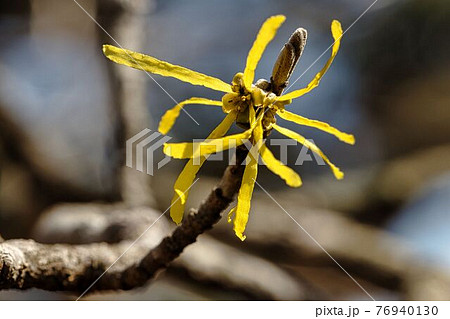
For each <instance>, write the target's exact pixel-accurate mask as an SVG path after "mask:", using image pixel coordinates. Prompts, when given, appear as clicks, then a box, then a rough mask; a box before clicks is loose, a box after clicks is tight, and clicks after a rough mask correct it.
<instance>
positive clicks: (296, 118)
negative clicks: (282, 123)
mask: <svg viewBox="0 0 450 319" xmlns="http://www.w3.org/2000/svg"><path fill="white" fill-rule="evenodd" d="M277 114H278V115H279V116H280V117H281V118H282V119H284V120H286V121H291V122H294V123H297V124H299V125H304V126H310V127H315V128H317V129H319V130H321V131H324V132H327V133H329V134H332V135H334V136H336V137H337V138H338V139H339V140H341V141H342V142H345V143H348V144H351V145H353V144H355V137H354V136H353V135H352V134H348V133H344V132H341V131H339V130H338V129H337V128H334V127H332V126H331V125H330V124H328V123H325V122H321V121H317V120H310V119H308V118H306V117H303V116H300V115H297V114H294V113H291V112H288V111H282V112H278V113H277Z"/></svg>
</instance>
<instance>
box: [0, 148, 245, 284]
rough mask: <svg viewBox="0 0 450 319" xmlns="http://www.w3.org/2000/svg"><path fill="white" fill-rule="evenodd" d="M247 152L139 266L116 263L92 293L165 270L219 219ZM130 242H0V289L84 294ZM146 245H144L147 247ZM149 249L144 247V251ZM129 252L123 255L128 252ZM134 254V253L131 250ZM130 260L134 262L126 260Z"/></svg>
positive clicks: (240, 154) (237, 182) (140, 281)
mask: <svg viewBox="0 0 450 319" xmlns="http://www.w3.org/2000/svg"><path fill="white" fill-rule="evenodd" d="M246 156H247V150H246V149H245V148H243V147H240V148H238V149H237V151H236V165H230V166H229V167H228V168H227V169H226V170H225V173H224V175H223V177H222V180H221V181H220V183H219V184H218V186H217V187H216V188H215V189H214V190H213V191H212V192H211V193H210V195H209V197H208V198H207V199H206V200H205V201H204V202H203V203H202V204H201V205H200V207H199V209H198V211H196V212H192V213H190V214H189V216H188V217H187V218H186V219H185V221H184V222H183V224H182V225H180V226H179V227H177V228H176V229H175V231H174V232H173V233H172V235H170V236H168V237H166V238H164V239H163V240H162V242H161V243H160V244H159V245H157V246H156V247H155V248H153V249H151V250H150V252H149V253H148V254H147V255H146V256H145V257H144V258H143V259H142V260H141V261H140V262H139V263H137V264H134V265H127V262H126V260H127V259H128V258H130V256H128V258H123V259H119V261H117V263H116V264H115V265H114V267H112V268H111V269H110V270H109V271H108V272H106V273H105V274H104V275H103V276H102V277H101V278H100V280H98V282H97V283H96V284H95V285H94V286H93V287H92V288H91V291H94V290H118V289H125V290H126V289H132V288H136V287H139V286H142V285H144V284H145V283H146V282H148V280H149V279H151V278H152V277H154V276H155V274H156V273H157V271H159V270H162V269H164V268H166V267H167V265H168V264H169V263H170V262H171V261H173V260H174V259H175V258H176V257H178V256H179V254H180V253H181V252H182V251H183V249H184V248H185V247H186V246H188V245H189V244H191V243H193V242H195V241H196V238H197V237H198V236H199V235H200V234H202V233H203V232H204V231H206V230H208V229H210V228H211V227H212V226H213V225H214V224H215V223H216V222H217V221H218V220H219V219H220V217H221V212H222V211H223V210H224V209H225V208H226V207H227V206H228V205H229V204H230V203H231V201H232V200H233V197H234V195H235V194H236V192H237V190H238V189H239V186H240V182H241V179H242V174H243V171H244V168H245V167H244V166H243V165H241V163H242V162H243V161H244V159H245V157H246ZM128 246H129V243H126V242H122V243H120V244H116V245H111V244H107V243H95V244H89V245H78V246H77V245H66V244H56V245H46V244H39V243H36V242H34V241H32V240H8V241H5V242H3V243H1V244H0V289H11V288H16V289H27V288H32V287H33V288H40V289H45V290H62V291H75V292H83V291H84V290H85V289H86V288H88V287H89V286H90V285H91V284H92V283H93V282H94V281H95V280H96V279H97V278H98V277H99V276H100V275H101V274H102V273H103V272H104V271H105V270H107V268H108V267H109V266H110V265H111V264H112V263H113V262H114V261H115V260H116V259H117V258H118V257H119V256H120V255H121V254H122V253H123V251H124V250H125V249H126V248H127V247H128ZM147 247H148V246H147ZM147 249H148V248H147ZM132 253H133V252H128V253H127V254H132ZM134 253H136V252H134ZM130 259H131V260H133V258H130Z"/></svg>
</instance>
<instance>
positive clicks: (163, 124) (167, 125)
mask: <svg viewBox="0 0 450 319" xmlns="http://www.w3.org/2000/svg"><path fill="white" fill-rule="evenodd" d="M187 104H202V105H217V106H222V102H221V101H214V100H209V99H204V98H201V97H191V98H190V99H187V100H185V101H183V102H180V103H178V104H177V105H175V106H174V107H173V108H171V109H170V110H167V111H166V113H164V115H163V116H162V118H161V121H160V122H159V127H158V131H159V132H160V133H161V134H167V133H168V132H169V131H170V130H171V128H172V126H173V124H174V123H175V121H176V119H177V118H178V116H179V115H180V112H181V109H182V108H183V107H184V106H185V105H187Z"/></svg>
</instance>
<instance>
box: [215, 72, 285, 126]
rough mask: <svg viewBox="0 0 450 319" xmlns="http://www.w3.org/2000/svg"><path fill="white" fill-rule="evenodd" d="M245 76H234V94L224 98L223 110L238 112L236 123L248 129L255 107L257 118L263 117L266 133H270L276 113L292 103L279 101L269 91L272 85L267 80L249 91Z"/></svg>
mask: <svg viewBox="0 0 450 319" xmlns="http://www.w3.org/2000/svg"><path fill="white" fill-rule="evenodd" d="M243 76H244V75H243V74H242V73H237V74H236V75H235V76H234V78H233V81H232V85H231V89H232V91H233V92H231V93H227V94H225V95H224V96H223V97H222V109H223V111H224V112H225V113H230V112H231V111H235V112H237V114H238V115H237V118H236V123H237V124H238V125H239V126H241V127H243V128H246V129H247V128H249V126H250V120H249V108H250V107H253V108H254V110H255V113H256V116H257V117H258V116H263V119H262V125H263V129H264V131H269V130H271V129H272V125H273V124H274V123H275V122H276V119H275V114H276V112H277V111H279V110H283V109H284V106H285V105H286V104H289V103H290V101H284V102H281V101H277V96H276V95H275V94H274V93H272V92H270V91H268V90H267V89H268V88H269V87H270V84H269V83H268V82H267V81H265V80H260V81H258V82H257V83H256V84H254V85H252V87H251V88H250V89H247V88H246V87H245V85H244V80H243Z"/></svg>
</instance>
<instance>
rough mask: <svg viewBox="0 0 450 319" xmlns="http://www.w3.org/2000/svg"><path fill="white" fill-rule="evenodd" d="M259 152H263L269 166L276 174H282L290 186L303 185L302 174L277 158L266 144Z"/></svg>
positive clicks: (262, 154)
mask: <svg viewBox="0 0 450 319" xmlns="http://www.w3.org/2000/svg"><path fill="white" fill-rule="evenodd" d="M259 153H260V154H261V157H262V159H263V161H264V163H265V164H266V166H267V168H268V169H270V170H271V171H272V172H273V173H274V174H277V175H278V176H280V177H281V178H282V179H283V180H284V181H285V182H286V184H287V185H288V186H290V187H300V186H301V185H302V180H301V178H300V176H299V175H298V174H297V173H296V172H294V170H293V169H291V168H290V167H288V166H286V165H284V164H283V163H281V162H280V161H279V160H277V159H276V158H275V156H274V155H273V154H272V152H271V151H270V150H269V149H268V148H267V146H266V145H265V144H264V145H262V146H261V149H260V150H259Z"/></svg>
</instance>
